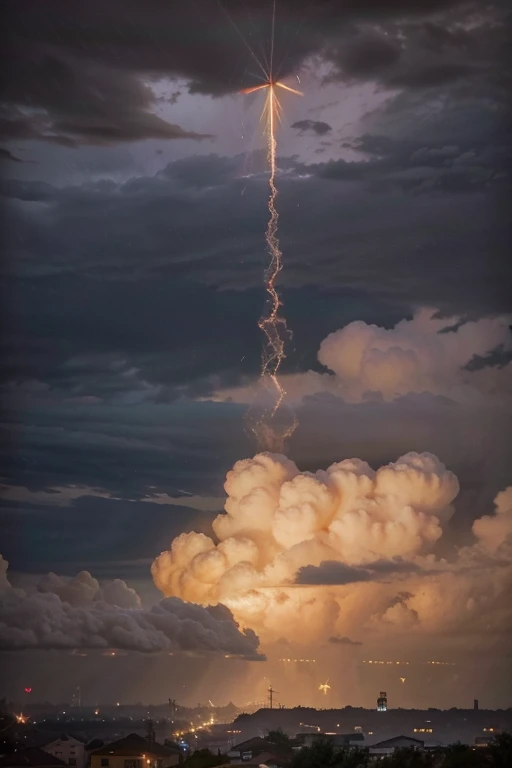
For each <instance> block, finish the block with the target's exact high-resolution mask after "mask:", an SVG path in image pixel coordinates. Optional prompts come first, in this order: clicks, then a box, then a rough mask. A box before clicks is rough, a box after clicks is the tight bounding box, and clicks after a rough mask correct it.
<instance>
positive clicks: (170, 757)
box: [91, 733, 180, 768]
mask: <svg viewBox="0 0 512 768" xmlns="http://www.w3.org/2000/svg"><path fill="white" fill-rule="evenodd" d="M150 742H152V743H150ZM179 762H180V754H179V749H178V748H177V747H176V748H175V749H171V748H170V747H163V746H162V745H161V744H158V742H156V741H154V740H153V739H151V738H150V739H149V740H148V739H145V738H144V737H143V736H139V735H138V734H137V733H130V735H129V736H125V737H124V739H118V740H117V741H113V742H112V743H111V744H105V745H104V746H103V747H100V748H99V749H96V750H94V752H91V768H170V766H174V765H178V763H179Z"/></svg>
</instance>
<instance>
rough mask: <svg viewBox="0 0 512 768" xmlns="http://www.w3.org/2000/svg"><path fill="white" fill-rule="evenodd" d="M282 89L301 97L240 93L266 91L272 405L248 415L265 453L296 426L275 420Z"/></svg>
mask: <svg viewBox="0 0 512 768" xmlns="http://www.w3.org/2000/svg"><path fill="white" fill-rule="evenodd" d="M277 88H282V89H283V90H285V91H288V92H290V93H293V94H295V95H296V96H302V95H303V94H302V93H301V91H298V90H296V89H295V88H290V87H289V86H288V85H285V83H281V82H280V81H275V82H274V81H273V80H272V79H271V78H269V80H268V81H267V82H266V83H263V84H262V85H256V86H254V87H252V88H246V89H244V90H243V91H242V93H244V94H250V93H256V92H257V91H261V90H266V92H267V97H266V100H265V107H264V109H263V113H262V120H264V122H265V125H266V128H265V133H266V138H267V162H268V168H269V181H268V185H269V196H268V212H269V218H268V222H267V228H266V232H265V240H266V243H267V251H268V253H269V256H270V262H269V264H268V267H267V269H266V270H265V289H266V293H267V301H266V306H265V311H264V313H263V315H262V317H261V318H260V320H259V321H258V327H259V328H260V330H261V331H262V333H263V351H262V361H261V376H260V381H261V382H262V383H263V386H264V388H265V389H266V390H267V391H269V392H270V393H271V396H272V400H273V404H272V406H271V407H266V408H265V409H264V411H263V414H262V415H261V416H260V417H259V418H252V409H250V411H249V414H248V422H249V425H250V427H251V429H252V431H253V432H254V434H255V436H256V438H257V440H258V443H259V444H260V445H261V446H262V447H264V448H265V449H267V450H278V451H280V450H282V448H283V446H284V443H285V441H286V440H287V439H288V438H289V437H291V435H292V434H293V432H294V431H295V429H296V427H297V423H298V422H297V419H296V416H295V414H292V419H291V423H290V424H288V425H286V424H282V423H281V424H278V423H277V420H276V417H277V414H278V411H279V410H280V408H281V406H282V405H283V402H284V399H285V397H286V392H285V389H284V387H283V385H282V384H281V382H280V381H279V375H278V374H279V369H280V367H281V364H282V362H283V360H284V359H285V356H286V355H285V343H286V341H287V338H289V336H290V332H289V331H288V328H287V326H286V320H285V318H284V317H283V316H282V315H281V314H280V312H279V310H280V308H281V307H282V302H281V298H280V296H279V292H278V290H277V279H278V277H279V273H280V272H281V270H282V268H283V254H282V251H281V248H280V245H279V237H278V227H279V213H278V210H277V207H276V198H277V186H276V170H277V167H276V154H277V139H276V128H277V122H278V120H279V119H280V116H281V113H282V107H281V104H280V102H279V99H278V98H277V93H276V89H277Z"/></svg>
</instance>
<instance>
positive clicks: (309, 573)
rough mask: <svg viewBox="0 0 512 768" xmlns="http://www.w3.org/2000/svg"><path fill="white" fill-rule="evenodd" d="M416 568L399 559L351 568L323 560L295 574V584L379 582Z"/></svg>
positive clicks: (416, 570) (412, 564)
mask: <svg viewBox="0 0 512 768" xmlns="http://www.w3.org/2000/svg"><path fill="white" fill-rule="evenodd" d="M418 572H419V568H418V566H416V565H414V563H408V562H406V561H404V560H401V559H400V558H396V559H393V560H377V561H375V562H374V563H367V564H365V565H364V566H352V565H346V564H345V563H340V562H338V561H336V560H325V561H324V562H323V563H320V565H318V566H316V565H305V566H303V567H302V568H300V569H299V570H298V572H297V576H296V579H295V583H296V584H303V585H306V584H308V585H314V584H318V585H346V584H358V583H360V582H362V581H381V580H384V579H385V578H386V576H389V577H391V576H394V577H396V576H398V575H400V574H409V575H410V574H411V573H418Z"/></svg>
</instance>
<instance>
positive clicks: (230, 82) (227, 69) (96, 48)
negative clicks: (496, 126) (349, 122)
mask: <svg viewBox="0 0 512 768" xmlns="http://www.w3.org/2000/svg"><path fill="white" fill-rule="evenodd" d="M460 6H462V8H464V7H465V6H466V4H465V3H463V2H456V1H455V0H453V1H452V2H450V0H438V1H436V2H434V0H424V1H423V2H421V3H414V4H413V5H411V4H410V3H405V2H398V1H397V2H386V3H375V2H374V0H366V1H365V2H361V3H356V2H351V3H343V4H333V3H330V2H322V3H317V4H314V5H313V4H311V3H308V2H306V0H303V1H302V0H301V2H292V1H291V0H286V1H285V2H282V3H280V6H279V9H278V10H279V12H278V14H277V17H276V27H275V41H276V51H277V52H278V53H280V56H278V57H277V62H276V66H277V68H278V69H279V74H281V75H286V74H288V73H290V72H292V71H293V70H294V68H296V66H297V65H298V64H299V63H300V62H302V61H303V60H304V58H305V57H307V56H308V55H310V54H313V53H320V54H322V55H324V56H327V57H328V58H329V59H330V60H331V61H332V62H333V63H334V65H335V66H337V67H338V68H339V71H340V74H339V76H340V77H344V76H357V77H371V76H376V77H377V78H378V79H383V80H384V81H386V79H387V82H388V84H390V85H395V86H397V85H398V86H403V87H416V86H417V85H422V86H425V85H430V86H431V85H439V84H442V83H445V82H446V81H452V80H456V79H457V78H460V77H462V76H463V75H466V74H471V71H472V70H473V69H474V68H475V67H474V66H473V64H472V62H475V59H480V60H481V62H482V65H481V67H480V69H481V70H483V69H485V63H487V64H488V61H487V62H486V58H485V57H486V55H487V58H488V54H489V46H487V47H485V46H484V45H480V47H479V48H478V49H477V51H476V53H475V50H474V47H475V43H474V40H475V39H477V38H478V31H477V32H467V33H463V32H457V33H453V32H450V31H445V32H443V22H444V17H443V13H446V12H449V10H450V8H452V7H460ZM45 10H46V13H45V14H44V15H42V14H41V12H40V8H39V5H38V4H37V3H36V2H34V0H24V2H23V3H16V2H8V3H7V4H5V5H4V8H3V11H4V16H5V18H6V19H7V20H8V26H7V29H8V37H6V38H5V40H4V46H3V55H2V64H3V70H4V71H9V77H8V78H6V79H5V83H4V87H3V101H4V104H5V105H6V111H5V113H4V115H3V123H2V133H3V135H4V136H6V137H8V138H18V139H29V138H40V139H43V140H46V141H49V142H54V143H58V144H63V145H65V146H74V145H76V144H104V143H106V144H111V143H115V142H120V141H134V140H138V139H144V138H160V139H177V138H185V139H186V138H189V139H199V138H201V136H200V135H198V134H197V133H195V132H194V131H191V130H188V129H187V128H186V127H185V128H182V127H180V126H177V125H173V124H172V123H168V122H166V121H164V120H162V119H161V118H159V117H158V116H156V115H155V114H154V113H153V112H152V111H151V110H152V108H153V107H154V104H155V97H154V95H153V93H152V91H151V88H150V85H149V83H150V81H151V80H153V79H155V78H162V77H166V78H173V77H182V78H185V79H186V80H187V81H188V84H189V89H190V91H191V92H195V93H207V94H214V95H220V94H224V93H228V92H231V91H234V90H237V89H238V88H240V86H241V85H247V84H251V83H252V82H257V81H256V80H254V78H253V77H252V76H251V75H249V74H248V73H250V72H254V70H255V69H256V74H257V75H258V76H260V75H261V74H262V73H261V72H260V71H259V65H258V64H257V63H256V61H255V57H258V58H260V59H261V60H264V56H263V55H262V53H263V51H264V50H266V53H267V54H268V48H269V43H270V39H269V25H270V18H271V14H272V3H271V2H270V0H265V1H264V2H259V1H258V2H256V0H251V1H250V2H247V3H246V4H245V5H244V6H241V5H240V4H239V3H237V2H236V1H235V0H226V2H225V3H223V4H222V5H219V4H215V3H211V2H207V0H198V1H197V2H195V3H182V4H181V5H180V8H179V11H178V12H177V10H176V8H174V7H172V8H171V7H170V6H165V5H163V4H162V3H161V2H159V1H158V0H150V2H146V3H145V4H144V7H142V6H140V4H138V3H136V2H135V1H134V0H130V2H124V3H120V2H118V0H116V2H115V3H114V4H109V8H108V10H107V9H106V8H105V6H104V5H103V4H102V3H100V2H99V0H94V2H91V3H88V4H87V6H83V7H81V8H79V9H76V8H73V9H71V8H69V7H67V6H66V5H65V4H64V3H62V1H61V0H52V2H50V3H47V4H46V7H45ZM470 11H471V8H470ZM470 11H469V12H470ZM492 12H493V11H492V7H491V9H490V10H487V16H488V17H491V16H492ZM458 13H459V14H460V11H458ZM440 14H441V16H439V15H440ZM431 17H432V18H433V21H429V22H428V23H427V22H425V19H430V18H431ZM458 18H459V17H458ZM485 18H486V16H485V15H484V20H485ZM410 19H417V21H415V22H414V23H413V22H411V21H410ZM439 19H440V20H439ZM365 24H371V25H372V26H375V25H376V24H377V25H378V24H385V25H391V27H390V29H391V31H390V32H386V34H388V35H390V37H391V42H389V41H388V40H387V39H385V37H384V36H383V34H380V35H375V34H373V35H370V36H368V34H367V33H366V32H365V29H364V27H365ZM488 26H489V27H490V31H489V30H488V29H487V28H485V27H484V31H483V33H482V34H481V35H480V36H481V37H483V36H484V34H485V37H486V38H487V37H489V34H490V35H494V36H496V35H497V34H498V33H497V32H495V31H494V27H491V26H490V25H488ZM235 27H236V28H235ZM404 29H405V37H406V43H405V44H404V45H403V48H404V50H401V49H400V47H399V45H398V43H397V40H402V39H403V34H404V33H403V30H404ZM242 36H243V37H245V39H246V40H247V41H250V42H249V44H248V46H247V45H246V44H245V43H244V42H243V40H242ZM347 36H348V40H350V41H351V42H350V45H347ZM409 38H410V42H409V43H408V42H407V40H408V39H409ZM467 39H469V40H470V42H467ZM249 47H251V48H252V52H251V51H250V50H249ZM494 49H495V50H496V46H494ZM409 51H410V52H409ZM464 54H465V55H466V60H464V59H463V58H461V56H463V55H464ZM476 54H478V55H476ZM429 57H430V58H429ZM416 58H418V59H419V62H418V63H416ZM424 59H426V61H424ZM468 61H469V64H468ZM487 68H488V67H487ZM502 71H503V66H502ZM34 73H37V78H35V77H34ZM486 76H488V73H487V74H486V73H485V72H484V73H483V77H484V78H485V77H486ZM502 77H503V75H502ZM494 79H495V80H496V82H498V78H497V77H494ZM34 108H35V110H34ZM32 110H34V111H32Z"/></svg>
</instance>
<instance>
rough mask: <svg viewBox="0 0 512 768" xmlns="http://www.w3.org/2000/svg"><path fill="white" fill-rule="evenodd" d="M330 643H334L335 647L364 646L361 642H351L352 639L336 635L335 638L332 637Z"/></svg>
mask: <svg viewBox="0 0 512 768" xmlns="http://www.w3.org/2000/svg"><path fill="white" fill-rule="evenodd" d="M329 642H330V643H333V644H334V645H362V644H363V643H362V642H361V640H351V639H350V637H339V636H338V635H334V636H333V637H330V638H329Z"/></svg>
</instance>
